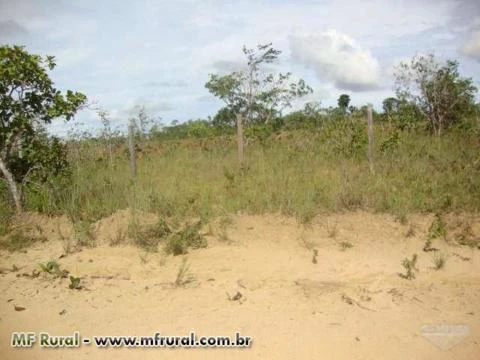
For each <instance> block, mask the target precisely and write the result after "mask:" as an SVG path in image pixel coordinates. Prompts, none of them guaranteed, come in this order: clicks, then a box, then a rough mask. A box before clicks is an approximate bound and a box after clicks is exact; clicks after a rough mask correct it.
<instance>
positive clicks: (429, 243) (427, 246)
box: [423, 238, 438, 252]
mask: <svg viewBox="0 0 480 360" xmlns="http://www.w3.org/2000/svg"><path fill="white" fill-rule="evenodd" d="M423 251H425V252H430V251H438V249H437V248H434V247H432V239H430V238H429V239H427V241H425V245H424V246H423Z"/></svg>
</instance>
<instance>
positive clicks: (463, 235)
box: [455, 223, 480, 249]
mask: <svg viewBox="0 0 480 360" xmlns="http://www.w3.org/2000/svg"><path fill="white" fill-rule="evenodd" d="M455 241H456V242H457V244H458V245H462V246H468V247H470V248H472V249H474V248H477V249H480V237H475V234H474V233H473V230H472V226H471V225H470V224H469V223H466V224H464V225H463V227H462V230H461V231H460V233H458V234H457V235H456V236H455Z"/></svg>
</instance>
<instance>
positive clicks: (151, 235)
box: [128, 218, 172, 252]
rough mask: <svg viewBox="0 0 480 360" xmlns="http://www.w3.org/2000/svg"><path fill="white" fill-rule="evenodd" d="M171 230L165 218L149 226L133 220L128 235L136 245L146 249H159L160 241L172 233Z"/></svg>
mask: <svg viewBox="0 0 480 360" xmlns="http://www.w3.org/2000/svg"><path fill="white" fill-rule="evenodd" d="M171 232H172V231H171V230H170V227H169V226H168V224H167V222H166V221H165V220H164V219H163V218H159V219H158V221H157V223H156V224H153V225H149V226H143V227H142V226H141V225H140V224H139V223H138V221H132V222H130V224H129V225H128V236H129V237H130V238H131V239H132V240H133V242H134V243H135V245H137V246H139V247H141V248H142V249H145V250H146V251H153V252H155V251H157V250H158V244H159V243H160V241H162V239H165V238H166V237H167V236H168V235H170V233H171Z"/></svg>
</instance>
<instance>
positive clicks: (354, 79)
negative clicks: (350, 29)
mask: <svg viewBox="0 0 480 360" xmlns="http://www.w3.org/2000/svg"><path fill="white" fill-rule="evenodd" d="M290 50H291V53H292V59H293V60H294V61H297V62H299V63H301V64H304V65H306V66H308V67H311V68H313V70H314V71H315V73H316V75H317V77H318V78H319V80H321V81H325V80H326V81H332V82H333V83H334V84H335V87H336V88H338V89H342V90H352V91H368V90H374V89H378V88H379V87H380V66H379V63H378V60H377V59H375V58H374V57H373V56H372V54H371V53H370V51H369V50H365V49H362V48H361V47H360V46H359V45H358V44H357V43H356V42H355V40H353V39H352V38H350V37H349V36H347V35H344V34H341V33H339V32H337V31H335V30H328V31H325V32H320V33H303V34H298V33H297V34H294V35H291V36H290Z"/></svg>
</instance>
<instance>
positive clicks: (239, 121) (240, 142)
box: [237, 114, 245, 166]
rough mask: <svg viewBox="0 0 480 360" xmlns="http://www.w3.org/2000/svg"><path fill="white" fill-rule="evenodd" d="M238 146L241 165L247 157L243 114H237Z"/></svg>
mask: <svg viewBox="0 0 480 360" xmlns="http://www.w3.org/2000/svg"><path fill="white" fill-rule="evenodd" d="M237 147H238V161H239V162H240V166H242V165H243V163H244V161H245V157H244V154H243V149H244V145H243V116H242V114H237Z"/></svg>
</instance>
